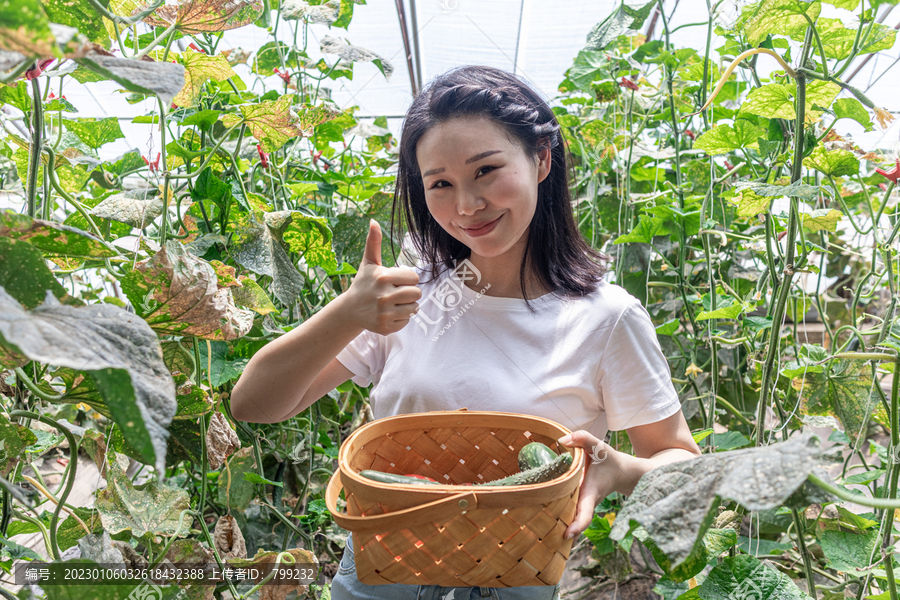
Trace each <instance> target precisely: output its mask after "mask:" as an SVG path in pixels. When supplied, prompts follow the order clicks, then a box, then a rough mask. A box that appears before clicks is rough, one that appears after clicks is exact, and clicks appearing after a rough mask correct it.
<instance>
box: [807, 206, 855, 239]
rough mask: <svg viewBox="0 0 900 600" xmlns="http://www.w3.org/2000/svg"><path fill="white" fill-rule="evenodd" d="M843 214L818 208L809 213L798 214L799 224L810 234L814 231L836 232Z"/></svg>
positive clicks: (829, 209) (832, 209)
mask: <svg viewBox="0 0 900 600" xmlns="http://www.w3.org/2000/svg"><path fill="white" fill-rule="evenodd" d="M843 216H844V213H842V212H841V211H839V210H837V209H834V208H818V209H816V210H814V211H812V212H809V213H804V212H801V213H800V224H801V225H802V226H803V228H804V229H806V230H807V231H809V232H810V233H815V232H816V231H821V230H825V231H836V230H837V224H838V221H840V220H841V219H842V218H843Z"/></svg>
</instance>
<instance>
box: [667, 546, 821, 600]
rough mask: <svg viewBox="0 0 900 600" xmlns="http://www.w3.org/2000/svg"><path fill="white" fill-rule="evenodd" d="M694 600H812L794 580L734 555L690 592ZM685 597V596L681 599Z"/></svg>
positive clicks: (741, 556) (752, 560)
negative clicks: (772, 599)
mask: <svg viewBox="0 0 900 600" xmlns="http://www.w3.org/2000/svg"><path fill="white" fill-rule="evenodd" d="M690 592H694V593H695V594H696V595H694V596H692V597H693V598H698V599H699V598H703V599H704V600H706V599H712V598H715V599H717V600H719V599H721V600H729V599H734V600H744V599H746V600H750V599H755V598H760V599H762V598H778V599H779V600H812V597H811V596H809V595H807V594H805V593H804V592H803V591H802V590H800V588H798V587H797V585H796V584H795V583H794V582H793V580H792V579H791V578H790V577H788V576H787V575H785V574H784V573H782V572H781V571H777V570H775V569H771V568H769V567H767V566H766V565H765V564H764V563H762V562H760V561H759V560H758V559H756V558H754V557H752V556H748V555H746V554H736V555H735V556H729V557H726V558H724V559H723V560H722V563H721V564H719V565H716V566H715V567H713V569H712V571H710V572H709V575H707V577H706V579H704V580H703V583H701V584H700V585H699V586H698V587H695V588H694V589H692V590H690ZM681 598H685V596H684V595H683V596H681Z"/></svg>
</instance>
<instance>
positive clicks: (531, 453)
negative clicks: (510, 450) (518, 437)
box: [519, 442, 556, 471]
mask: <svg viewBox="0 0 900 600" xmlns="http://www.w3.org/2000/svg"><path fill="white" fill-rule="evenodd" d="M554 460H556V452H554V451H553V450H551V449H550V448H548V447H547V446H545V445H544V444H542V443H540V442H531V443H530V444H525V445H524V446H522V449H521V450H519V470H520V471H527V470H528V469H533V468H535V467H540V466H541V465H547V464H550V463H552V462H553V461H554Z"/></svg>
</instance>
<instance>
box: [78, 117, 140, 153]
mask: <svg viewBox="0 0 900 600" xmlns="http://www.w3.org/2000/svg"><path fill="white" fill-rule="evenodd" d="M63 124H64V125H65V127H66V129H67V130H68V131H71V132H72V133H74V134H75V135H77V136H78V139H80V140H81V141H82V142H84V143H85V144H87V145H88V147H90V148H93V149H97V148H99V147H101V146H103V145H104V144H108V143H110V142H114V141H116V140H118V139H122V138H124V137H125V134H124V133H122V128H121V127H119V119H117V118H116V117H108V118H106V119H100V120H99V121H98V120H97V119H94V118H92V117H87V118H81V119H74V120H73V119H63Z"/></svg>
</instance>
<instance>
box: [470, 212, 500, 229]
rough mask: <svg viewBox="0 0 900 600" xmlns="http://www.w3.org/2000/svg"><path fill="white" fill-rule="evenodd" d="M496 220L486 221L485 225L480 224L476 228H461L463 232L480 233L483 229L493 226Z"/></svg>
mask: <svg viewBox="0 0 900 600" xmlns="http://www.w3.org/2000/svg"><path fill="white" fill-rule="evenodd" d="M501 216H502V215H501ZM499 218H500V217H497V219H499ZM497 219H493V220H492V221H488V222H486V223H482V224H481V225H479V226H478V227H463V230H464V231H481V230H482V229H484V228H486V227H489V226H491V225H493V224H494V223H495V222H496V221H497Z"/></svg>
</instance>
